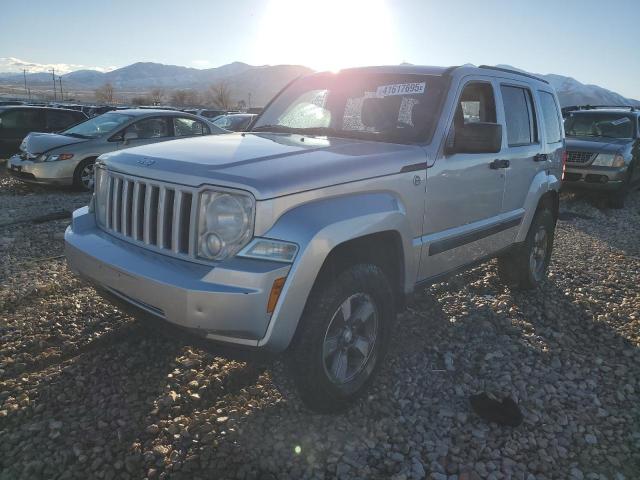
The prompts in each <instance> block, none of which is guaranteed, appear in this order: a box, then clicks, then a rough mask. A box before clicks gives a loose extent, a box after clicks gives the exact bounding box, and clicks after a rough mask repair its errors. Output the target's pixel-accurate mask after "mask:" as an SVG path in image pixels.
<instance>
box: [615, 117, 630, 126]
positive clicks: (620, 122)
mask: <svg viewBox="0 0 640 480" xmlns="http://www.w3.org/2000/svg"><path fill="white" fill-rule="evenodd" d="M630 121H631V120H629V117H622V118H619V119H618V120H614V121H612V122H611V125H622V124H623V123H629V122H630Z"/></svg>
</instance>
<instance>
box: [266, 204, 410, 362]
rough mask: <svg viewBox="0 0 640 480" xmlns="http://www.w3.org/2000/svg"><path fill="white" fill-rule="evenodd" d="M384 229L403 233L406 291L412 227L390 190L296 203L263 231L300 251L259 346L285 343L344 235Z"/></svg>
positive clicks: (345, 238)
mask: <svg viewBox="0 0 640 480" xmlns="http://www.w3.org/2000/svg"><path fill="white" fill-rule="evenodd" d="M386 231H395V232H398V233H399V235H400V238H402V247H403V249H404V258H405V265H404V272H405V286H406V287H405V289H406V290H408V292H410V291H412V290H413V287H414V285H415V279H416V274H417V269H418V265H417V264H416V262H415V260H414V256H413V255H412V254H410V252H411V251H412V245H411V238H412V236H413V232H412V231H411V227H410V224H409V220H408V218H407V216H406V211H405V209H404V207H403V205H402V204H401V203H400V201H399V200H398V199H397V198H396V197H395V196H393V195H392V194H390V193H388V192H378V193H367V194H355V195H345V196H339V197H333V198H329V199H326V200H318V201H314V202H311V203H307V204H303V205H300V206H298V207H296V208H293V209H292V210H289V211H287V212H286V213H285V214H284V215H282V216H281V217H280V218H279V219H278V221H277V222H276V223H275V224H274V225H273V227H271V228H270V229H269V230H268V231H267V232H266V233H265V234H264V235H262V236H263V237H266V238H273V239H281V240H285V241H289V242H291V241H293V242H295V243H297V244H298V246H299V251H298V255H297V257H296V260H295V261H294V263H293V265H292V266H291V270H290V271H289V275H288V277H287V281H286V282H285V286H284V288H283V291H282V294H281V295H280V301H279V302H278V305H277V306H276V309H275V311H274V313H273V316H272V317H271V321H270V322H269V326H268V328H267V331H266V333H265V336H264V337H263V338H262V339H261V340H260V341H259V342H258V345H259V346H263V347H265V348H267V349H268V350H273V351H281V350H284V349H285V348H287V346H288V345H289V343H290V342H291V339H292V338H293V335H294V333H295V331H296V328H297V326H298V321H299V320H300V316H301V315H302V312H303V310H304V307H305V304H306V301H307V297H308V296H309V293H310V292H311V288H312V287H313V284H314V282H315V280H316V277H317V275H318V273H319V272H320V268H321V267H322V265H323V263H324V261H325V259H326V258H327V256H328V255H329V253H330V252H331V250H332V249H333V248H335V247H336V246H338V245H340V244H341V243H344V242H346V241H348V240H352V239H355V238H359V237H362V236H365V235H370V234H374V233H379V232H386ZM417 258H419V255H418V257H417Z"/></svg>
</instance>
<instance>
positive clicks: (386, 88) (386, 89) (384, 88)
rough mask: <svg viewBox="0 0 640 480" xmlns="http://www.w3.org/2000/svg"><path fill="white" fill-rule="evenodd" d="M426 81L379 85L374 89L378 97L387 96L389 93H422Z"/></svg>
mask: <svg viewBox="0 0 640 480" xmlns="http://www.w3.org/2000/svg"><path fill="white" fill-rule="evenodd" d="M425 87H426V83H425V82H422V83H396V84H394V85H381V86H379V87H378V89H377V90H376V95H377V96H378V97H389V96H391V95H414V94H416V93H424V89H425Z"/></svg>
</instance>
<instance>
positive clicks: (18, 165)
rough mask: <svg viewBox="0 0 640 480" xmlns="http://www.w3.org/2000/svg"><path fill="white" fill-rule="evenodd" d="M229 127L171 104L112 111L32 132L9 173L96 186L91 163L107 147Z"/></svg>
mask: <svg viewBox="0 0 640 480" xmlns="http://www.w3.org/2000/svg"><path fill="white" fill-rule="evenodd" d="M211 133H226V132H225V131H224V130H221V129H218V128H217V127H215V126H213V125H211V124H209V123H208V122H206V121H203V120H202V119H201V118H199V117H196V116H195V115H189V114H188V113H182V112H175V111H168V110H148V109H145V110H143V109H132V110H118V111H113V112H108V113H105V114H103V115H100V116H97V117H93V118H91V119H89V120H87V121H86V122H83V123H80V124H78V125H75V126H73V127H71V128H69V129H67V130H65V131H63V132H60V133H59V134H48V133H31V134H29V135H28V136H27V137H26V138H25V139H24V142H22V145H21V148H20V150H21V152H20V154H19V155H14V156H13V157H11V158H10V159H9V163H8V169H9V173H11V174H13V175H14V176H16V177H18V178H20V179H21V180H24V181H27V182H33V183H48V184H56V185H74V186H75V187H77V188H81V189H85V190H90V189H92V188H93V164H94V162H95V160H96V158H97V157H98V156H99V155H101V154H103V153H106V152H112V151H114V150H120V149H123V148H129V147H135V146H139V145H146V144H148V143H157V142H164V141H166V140H175V139H177V138H184V137H192V136H202V135H209V134H211Z"/></svg>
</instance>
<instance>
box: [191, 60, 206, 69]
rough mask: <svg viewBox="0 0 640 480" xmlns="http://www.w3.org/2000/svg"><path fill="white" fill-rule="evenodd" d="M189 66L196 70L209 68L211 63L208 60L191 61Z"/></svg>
mask: <svg viewBox="0 0 640 480" xmlns="http://www.w3.org/2000/svg"><path fill="white" fill-rule="evenodd" d="M191 65H193V66H194V67H198V68H205V67H210V66H211V62H210V61H209V60H191Z"/></svg>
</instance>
